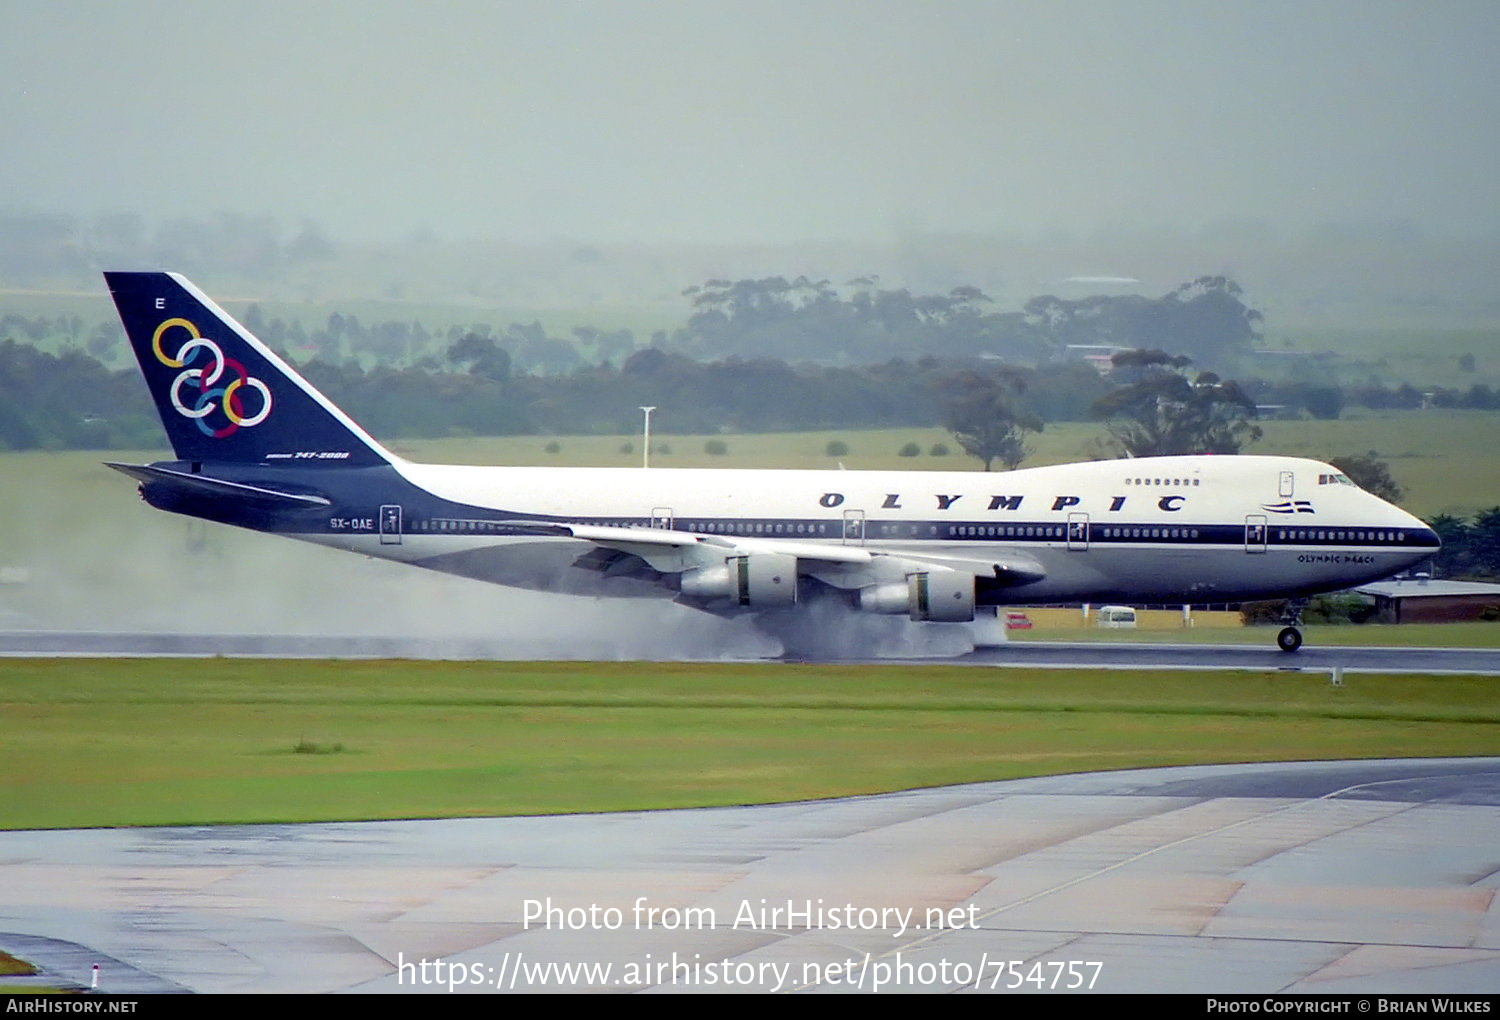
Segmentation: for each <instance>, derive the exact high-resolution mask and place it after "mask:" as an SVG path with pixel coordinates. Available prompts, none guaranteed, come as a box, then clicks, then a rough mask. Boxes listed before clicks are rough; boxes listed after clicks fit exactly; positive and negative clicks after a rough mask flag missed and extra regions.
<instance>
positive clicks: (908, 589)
mask: <svg viewBox="0 0 1500 1020" xmlns="http://www.w3.org/2000/svg"><path fill="white" fill-rule="evenodd" d="M859 608H860V609H862V610H864V611H865V612H867V613H890V614H893V615H894V614H896V613H905V614H906V615H907V616H909V617H911V618H912V619H913V620H915V621H916V622H918V623H922V622H928V623H968V622H969V621H970V620H972V619H974V576H973V575H972V574H965V573H960V572H959V571H957V570H928V571H922V572H920V573H915V574H907V575H906V583H905V584H895V583H892V584H872V585H870V586H869V587H868V588H861V589H860V590H859Z"/></svg>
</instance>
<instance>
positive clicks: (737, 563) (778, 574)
mask: <svg viewBox="0 0 1500 1020" xmlns="http://www.w3.org/2000/svg"><path fill="white" fill-rule="evenodd" d="M682 593H683V594H684V595H690V596H692V597H693V598H700V599H726V598H727V599H733V600H734V601H736V602H738V603H739V604H740V605H742V606H750V607H753V608H755V609H782V608H785V607H787V606H790V605H794V604H795V603H796V601H797V557H795V556H786V555H783V554H781V553H750V554H748V555H745V556H730V557H729V558H728V559H726V560H725V561H724V565H723V566H722V567H702V568H700V569H698V570H689V571H687V572H685V573H684V574H683V575H682Z"/></svg>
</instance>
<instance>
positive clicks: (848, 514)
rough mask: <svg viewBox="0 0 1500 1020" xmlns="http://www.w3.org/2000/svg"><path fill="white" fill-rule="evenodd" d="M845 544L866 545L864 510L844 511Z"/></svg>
mask: <svg viewBox="0 0 1500 1020" xmlns="http://www.w3.org/2000/svg"><path fill="white" fill-rule="evenodd" d="M844 544H845V545H864V544H865V512H864V511H863V510H845V511H844Z"/></svg>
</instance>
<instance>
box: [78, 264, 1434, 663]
mask: <svg viewBox="0 0 1500 1020" xmlns="http://www.w3.org/2000/svg"><path fill="white" fill-rule="evenodd" d="M105 279H106V281H107V282H108V285H109V289H110V292H111V294H112V295H113V296H114V300H115V304H116V306H117V307H118V308H119V311H120V318H121V320H122V321H123V322H124V325H125V332H126V333H127V334H128V336H129V338H130V343H131V346H132V347H133V348H134V350H135V354H136V358H137V359H138V360H139V361H140V365H141V371H142V372H143V373H144V375H145V377H146V384H147V386H149V387H150V390H151V395H152V397H153V398H154V399H155V401H156V406H157V408H158V410H159V411H160V414H161V419H162V424H163V425H164V426H165V428H166V433H167V437H168V439H169V441H170V442H171V445H172V449H173V452H174V453H175V455H176V459H174V460H170V461H160V462H156V463H152V464H111V465H110V467H113V468H116V469H117V470H119V471H122V472H124V473H125V474H128V475H130V476H131V477H133V478H135V479H137V480H139V482H140V483H141V494H142V496H143V497H144V498H145V500H146V501H147V502H148V503H150V504H151V505H152V506H154V507H158V508H160V509H163V510H169V511H172V512H174V513H180V514H186V515H188V516H191V517H200V518H203V519H205V520H209V521H215V522H218V523H222V524H232V525H237V526H239V527H244V528H251V529H253V530H256V531H265V532H271V533H275V534H279V535H285V536H287V537H289V538H298V539H302V540H305V541H308V542H317V543H319V544H322V545H328V546H333V547H336V548H339V549H346V550H349V551H351V552H359V553H364V554H366V555H368V556H379V557H384V558H387V559H392V560H398V561H400V562H403V563H410V564H412V565H414V566H420V567H427V568H430V569H433V570H439V571H445V572H448V573H453V574H460V575H463V576H465V577H472V578H478V579H480V580H484V581H490V582H493V583H496V584H503V585H511V586H514V587H518V588H528V589H538V590H546V591H556V592H571V593H576V594H582V595H595V596H598V595H618V596H636V597H642V596H644V597H658V598H666V599H673V600H675V601H677V602H679V603H682V604H684V605H688V606H692V607H694V608H697V609H701V610H705V611H707V612H711V613H719V614H731V613H745V612H748V613H785V612H795V611H796V610H797V609H798V607H799V606H804V605H806V604H807V603H808V602H809V601H810V600H812V599H814V598H817V597H820V596H828V597H836V598H839V599H841V600H843V601H844V602H846V603H847V604H848V605H849V606H850V607H851V608H852V609H854V610H858V611H862V612H867V613H884V614H901V615H905V616H908V617H910V618H911V619H912V620H916V621H929V622H936V623H944V622H962V621H969V620H973V619H974V616H975V612H976V610H977V609H978V610H983V609H985V608H986V607H993V606H998V605H1027V604H1033V605H1034V604H1039V603H1059V602H1064V603H1069V602H1072V603H1083V602H1093V603H1099V602H1126V603H1131V602H1133V603H1206V602H1235V601H1243V600H1249V599H1268V598H1292V599H1296V598H1300V597H1304V596H1307V595H1311V594H1315V593H1318V592H1325V591H1332V590H1336V589H1341V588H1347V587H1350V586H1353V585H1357V584H1361V583H1364V582H1367V581H1373V580H1377V579H1379V578H1384V577H1389V576H1390V575H1392V574H1394V573H1396V572H1398V571H1400V570H1402V569H1404V568H1407V567H1410V566H1412V565H1414V564H1416V563H1419V562H1421V561H1422V560H1424V559H1426V558H1428V557H1430V556H1431V555H1433V553H1434V552H1436V550H1437V548H1438V539H1437V536H1436V535H1435V534H1434V533H1433V531H1432V529H1430V528H1428V527H1427V526H1426V525H1425V524H1423V523H1422V522H1421V521H1420V520H1418V519H1416V518H1415V517H1413V516H1411V515H1410V514H1408V513H1406V512H1405V511H1403V510H1400V509H1399V508H1397V507H1394V506H1392V505H1391V504H1389V503H1386V502H1384V501H1383V500H1380V499H1378V498H1376V497H1375V496H1372V495H1371V494H1369V493H1368V492H1365V491H1363V490H1362V489H1360V488H1358V487H1357V486H1355V485H1354V484H1353V483H1351V482H1350V481H1349V479H1348V478H1346V477H1345V476H1344V475H1342V474H1341V473H1340V472H1339V471H1338V470H1337V469H1336V468H1333V467H1331V466H1330V465H1328V464H1324V463H1320V462H1318V461H1314V460H1303V459H1298V458H1291V457H1259V456H1235V457H1210V456H1202V457H1160V458H1150V459H1136V460H1113V461H1100V462H1094V463H1085V464H1067V465H1059V466H1056V467H1040V468H1028V469H1025V470H1018V471H1010V472H1006V473H997V474H989V473H983V472H977V471H974V472H927V471H921V472H893V471H747V470H716V469H706V470H667V469H649V470H648V469H644V468H522V467H455V466H448V465H434V464H416V463H411V462H408V461H406V460H404V459H402V458H401V457H398V456H396V455H394V454H392V453H391V452H390V451H388V450H386V449H385V448H384V447H383V446H381V444H380V443H378V442H376V441H375V440H374V439H373V438H371V437H370V436H369V435H368V434H367V433H366V432H365V431H364V430H363V429H362V428H360V427H359V426H358V425H357V424H355V423H354V422H353V421H352V420H350V418H349V417H348V416H346V415H345V414H344V413H343V412H342V411H340V410H339V409H338V408H337V407H335V406H334V405H333V404H332V403H331V402H330V401H329V400H328V399H327V398H326V397H324V396H323V395H322V394H321V393H319V392H318V391H317V390H316V389H314V388H313V387H312V386H311V385H310V384H309V383H308V382H307V381H306V380H305V379H303V378H302V377H301V376H300V375H299V374H298V373H297V372H296V371H295V370H294V369H292V368H291V367H290V366H289V365H287V364H286V362H284V361H283V360H282V359H281V358H280V357H278V356H277V355H276V354H275V353H274V352H273V351H271V350H270V349H269V348H268V347H266V346H265V345H264V344H263V343H261V342H260V341H259V340H258V339H256V338H255V337H254V336H252V335H251V334H250V333H249V332H247V331H246V330H245V329H244V328H243V327H242V326H241V325H240V324H239V323H237V322H235V321H234V319H233V318H231V317H230V316H229V315H228V314H227V313H225V312H224V310H223V309H221V308H220V307H219V306H218V305H217V304H215V303H214V302H213V301H212V300H211V299H209V298H208V297H207V296H205V295H204V294H203V293H202V292H201V291H199V290H198V289H197V288H196V287H194V286H193V285H192V284H191V283H189V282H188V281H187V280H185V279H184V278H183V277H181V276H178V275H176V274H173V273H106V274H105ZM1289 622H1290V623H1291V625H1290V626H1287V627H1285V628H1283V629H1282V631H1281V632H1280V634H1279V635H1278V638H1277V643H1278V644H1279V645H1280V647H1281V648H1282V649H1284V650H1286V651H1295V650H1296V649H1297V648H1298V647H1299V646H1300V645H1301V644H1302V635H1301V633H1300V631H1299V630H1298V629H1297V626H1296V621H1295V619H1293V620H1291V621H1289Z"/></svg>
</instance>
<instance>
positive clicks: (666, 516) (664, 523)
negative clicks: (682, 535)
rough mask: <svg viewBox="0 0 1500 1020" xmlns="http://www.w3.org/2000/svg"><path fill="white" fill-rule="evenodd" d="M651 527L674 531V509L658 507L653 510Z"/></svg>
mask: <svg viewBox="0 0 1500 1020" xmlns="http://www.w3.org/2000/svg"><path fill="white" fill-rule="evenodd" d="M651 526H652V527H653V528H660V529H661V530H663V531H671V530H672V508H671V507H669V506H656V507H652V508H651Z"/></svg>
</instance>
